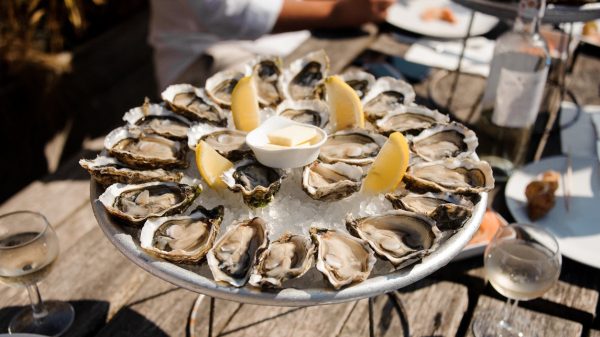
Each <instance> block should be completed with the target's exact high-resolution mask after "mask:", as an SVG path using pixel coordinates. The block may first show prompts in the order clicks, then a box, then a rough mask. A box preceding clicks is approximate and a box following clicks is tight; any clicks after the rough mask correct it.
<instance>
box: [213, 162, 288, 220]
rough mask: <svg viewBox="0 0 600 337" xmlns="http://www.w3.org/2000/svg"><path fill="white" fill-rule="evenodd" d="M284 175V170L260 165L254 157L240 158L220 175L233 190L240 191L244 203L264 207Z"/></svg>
mask: <svg viewBox="0 0 600 337" xmlns="http://www.w3.org/2000/svg"><path fill="white" fill-rule="evenodd" d="M285 177H286V174H285V171H283V170H280V169H276V168H271V167H267V166H264V165H262V164H261V163H259V162H258V161H256V160H254V159H249V158H246V159H242V160H241V161H239V162H236V163H235V164H234V167H232V168H231V169H229V170H227V171H225V172H224V173H223V175H222V176H221V179H223V182H225V184H226V185H227V187H228V188H229V189H230V190H232V191H233V192H241V193H242V197H243V200H244V203H245V204H246V205H248V206H250V207H253V208H255V207H264V206H266V205H267V204H268V203H269V202H271V200H272V199H273V196H274V195H275V193H277V191H279V188H280V187H281V182H282V181H283V179H284V178H285Z"/></svg>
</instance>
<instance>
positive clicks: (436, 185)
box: [404, 158, 494, 193]
mask: <svg viewBox="0 0 600 337" xmlns="http://www.w3.org/2000/svg"><path fill="white" fill-rule="evenodd" d="M404 182H405V183H406V186H407V187H408V189H410V190H412V191H417V192H426V191H443V192H452V193H481V192H489V191H491V190H492V189H493V188H494V175H493V174H492V168H491V167H490V164H488V163H487V162H485V161H475V160H473V159H466V158H463V159H457V158H449V159H445V160H439V161H433V162H421V163H416V164H414V165H410V166H409V167H408V170H407V172H406V174H405V175H404Z"/></svg>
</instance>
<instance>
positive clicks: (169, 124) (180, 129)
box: [123, 98, 190, 140]
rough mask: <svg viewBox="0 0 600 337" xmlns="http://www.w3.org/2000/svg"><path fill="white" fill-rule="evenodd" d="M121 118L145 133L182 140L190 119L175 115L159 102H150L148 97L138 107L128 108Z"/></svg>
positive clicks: (185, 135) (185, 136)
mask: <svg viewBox="0 0 600 337" xmlns="http://www.w3.org/2000/svg"><path fill="white" fill-rule="evenodd" d="M123 120H124V121H126V122H127V123H128V124H129V125H131V126H137V127H139V128H140V129H141V130H142V132H144V133H146V134H153V133H154V134H157V135H160V136H163V137H167V138H172V139H177V140H184V139H186V138H187V131H188V128H189V127H190V121H189V120H187V118H185V117H182V116H180V115H177V114H175V113H173V112H171V111H169V110H167V109H165V107H163V106H162V105H160V104H151V103H150V101H149V100H148V98H146V100H145V101H144V104H143V105H142V106H140V107H136V108H133V109H130V110H129V111H127V112H126V113H125V115H124V116H123Z"/></svg>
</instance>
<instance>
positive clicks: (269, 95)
mask: <svg viewBox="0 0 600 337" xmlns="http://www.w3.org/2000/svg"><path fill="white" fill-rule="evenodd" d="M282 65H283V61H282V60H281V58H280V57H275V56H273V57H259V58H258V59H256V60H255V61H254V62H253V64H252V65H251V67H252V74H253V75H254V83H255V84H256V91H257V93H258V102H259V103H260V104H262V105H263V106H275V105H277V104H279V102H281V98H282V97H283V93H282V90H281V85H280V82H279V77H280V76H281V73H282V69H281V68H282Z"/></svg>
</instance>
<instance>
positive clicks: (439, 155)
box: [411, 122, 478, 161]
mask: <svg viewBox="0 0 600 337" xmlns="http://www.w3.org/2000/svg"><path fill="white" fill-rule="evenodd" d="M477 144H478V141H477V136H476V135H475V132H473V131H471V130H469V129H467V128H466V127H465V126H464V125H462V124H459V123H456V122H452V123H450V124H440V125H437V126H434V127H433V128H429V129H425V130H423V132H421V133H420V134H419V135H418V136H416V137H414V138H413V139H412V140H411V149H412V150H413V152H415V153H416V154H418V155H419V156H420V157H421V158H424V159H426V160H429V161H435V160H440V159H444V158H451V157H466V156H469V155H471V154H472V153H473V152H475V148H477Z"/></svg>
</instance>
